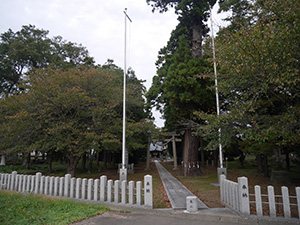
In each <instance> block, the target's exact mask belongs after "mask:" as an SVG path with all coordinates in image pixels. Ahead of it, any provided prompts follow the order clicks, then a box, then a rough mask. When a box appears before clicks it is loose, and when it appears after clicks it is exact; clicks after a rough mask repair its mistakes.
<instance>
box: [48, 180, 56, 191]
mask: <svg viewBox="0 0 300 225" xmlns="http://www.w3.org/2000/svg"><path fill="white" fill-rule="evenodd" d="M54 182H55V177H50V184H49V195H54V193H53V192H54V190H53V187H54Z"/></svg>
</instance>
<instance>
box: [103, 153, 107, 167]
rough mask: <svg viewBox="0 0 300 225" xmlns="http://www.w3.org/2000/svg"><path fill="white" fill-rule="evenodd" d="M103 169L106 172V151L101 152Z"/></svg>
mask: <svg viewBox="0 0 300 225" xmlns="http://www.w3.org/2000/svg"><path fill="white" fill-rule="evenodd" d="M103 169H105V170H107V151H106V150H104V151H103Z"/></svg>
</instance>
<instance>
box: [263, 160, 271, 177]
mask: <svg viewBox="0 0 300 225" xmlns="http://www.w3.org/2000/svg"><path fill="white" fill-rule="evenodd" d="M263 168H264V177H269V176H270V175H269V166H268V156H266V155H264V156H263Z"/></svg>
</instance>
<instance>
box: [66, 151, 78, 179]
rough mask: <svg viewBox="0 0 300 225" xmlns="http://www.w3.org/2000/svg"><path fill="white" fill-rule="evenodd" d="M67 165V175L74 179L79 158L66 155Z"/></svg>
mask: <svg viewBox="0 0 300 225" xmlns="http://www.w3.org/2000/svg"><path fill="white" fill-rule="evenodd" d="M68 158H69V163H68V168H67V173H68V174H71V176H72V177H75V172H76V166H77V164H78V162H79V159H80V157H79V156H73V155H68Z"/></svg>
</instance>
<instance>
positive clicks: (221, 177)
mask: <svg viewBox="0 0 300 225" xmlns="http://www.w3.org/2000/svg"><path fill="white" fill-rule="evenodd" d="M225 178H226V177H225V175H224V174H221V175H220V192H221V193H220V194H221V202H222V203H224V180H225Z"/></svg>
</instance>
